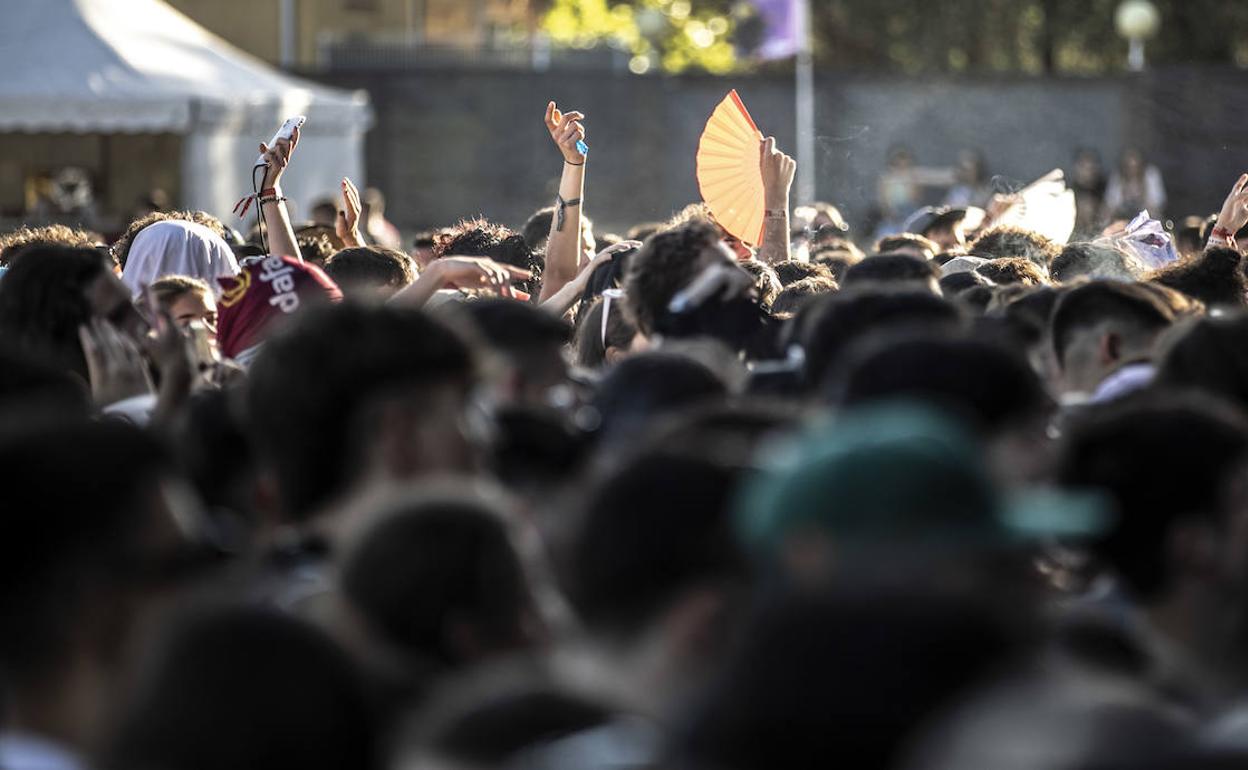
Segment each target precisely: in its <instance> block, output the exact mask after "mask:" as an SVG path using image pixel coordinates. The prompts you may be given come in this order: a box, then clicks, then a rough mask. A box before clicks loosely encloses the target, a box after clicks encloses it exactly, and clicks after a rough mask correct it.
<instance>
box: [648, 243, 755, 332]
mask: <svg viewBox="0 0 1248 770" xmlns="http://www.w3.org/2000/svg"><path fill="white" fill-rule="evenodd" d="M733 262H734V259H733V256H732V254H731V253H729V252H728V251H727V249H726V248H725V247H724V245H723V242H722V241H721V239H720V233H719V228H718V227H716V226H715V225H714V224H712V223H711V222H709V221H707V220H703V219H694V220H691V221H689V222H687V223H685V224H683V225H679V226H677V227H674V228H672V229H670V230H667V231H664V232H661V233H658V234H657V235H653V236H651V237H650V238H649V239H648V240H647V241H646V242H645V245H644V246H642V247H641V250H640V251H638V252H637V253H636V254H634V255H633V258H632V259H631V260H629V269H628V271H627V273H625V276H624V293H625V296H626V301H625V305H626V306H627V307H628V310H629V313H630V315H631V317H632V319H633V321H634V322H635V323H636V324H637V330H638V331H639V332H641V333H642V334H643V335H645V336H646V337H652V336H654V334H655V333H656V332H657V331H658V328H659V327H660V326H661V325H662V323H663V320H664V318H665V317H666V316H667V315H668V304H669V303H670V302H671V301H672V297H674V296H676V293H677V292H679V291H680V290H681V289H683V288H685V287H686V286H688V285H689V284H690V283H691V282H692V281H693V279H694V278H696V277H697V276H698V274H700V273H701V272H702V271H703V270H705V269H706V268H707V267H709V266H711V265H714V264H724V265H730V264H733Z"/></svg>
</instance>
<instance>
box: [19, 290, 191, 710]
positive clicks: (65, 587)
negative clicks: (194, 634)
mask: <svg viewBox="0 0 1248 770" xmlns="http://www.w3.org/2000/svg"><path fill="white" fill-rule="evenodd" d="M5 280H8V279H7V278H6V279H5ZM0 468H3V471H4V477H5V482H4V483H2V484H0V510H2V511H4V522H5V528H6V531H7V535H6V536H5V537H4V538H3V539H2V540H3V552H2V553H0V622H2V623H3V625H4V627H5V628H8V629H17V628H20V629H21V633H20V634H19V633H8V634H3V635H0V670H2V671H3V674H4V676H5V678H6V680H8V681H10V682H12V681H16V682H19V683H21V684H23V685H24V684H27V683H31V684H34V685H36V686H37V685H39V683H41V682H43V683H45V684H46V680H47V679H48V678H49V677H54V676H57V675H58V674H57V672H58V671H59V670H60V669H61V667H62V665H63V664H64V662H65V661H64V660H63V659H62V657H61V656H63V655H64V654H65V653H66V650H67V649H68V648H69V646H70V645H71V644H73V643H74V641H73V640H75V639H81V638H82V636H83V634H84V633H87V631H86V629H84V628H83V624H85V623H87V622H88V621H87V620H86V616H87V615H88V613H89V612H98V610H99V606H100V603H101V602H104V603H105V604H104V606H108V604H107V602H110V601H112V600H111V598H106V597H108V594H109V592H110V591H113V590H118V589H120V588H122V587H123V586H126V585H128V583H127V581H128V580H131V579H133V578H137V577H139V576H140V575H141V574H142V573H141V572H140V570H143V569H145V568H146V567H147V566H151V564H150V562H151V560H152V559H154V558H156V557H157V556H158V555H157V554H154V553H148V552H149V551H150V547H148V546H144V545H143V543H145V542H146V541H147V540H148V539H150V538H148V537H147V536H148V534H149V530H150V528H151V527H152V525H153V521H152V518H151V517H152V515H153V513H152V502H151V498H152V495H153V494H154V490H155V485H156V482H157V480H158V479H159V477H160V476H161V475H163V474H166V473H169V474H171V473H172V472H173V470H172V467H171V463H170V460H169V454H168V452H167V451H166V449H165V448H164V447H162V446H160V445H158V444H157V442H156V441H155V440H154V439H153V438H152V437H150V436H148V435H147V434H145V433H143V432H141V431H139V430H138V429H137V428H134V427H131V426H129V425H125V424H122V423H119V422H98V423H89V422H77V421H62V420H57V421H55V422H51V423H49V422H43V421H36V422H33V423H29V424H26V425H23V426H22V427H19V428H15V429H13V430H5V431H4V432H3V435H2V436H0ZM88 605H93V606H92V607H91V608H90V609H89V607H88Z"/></svg>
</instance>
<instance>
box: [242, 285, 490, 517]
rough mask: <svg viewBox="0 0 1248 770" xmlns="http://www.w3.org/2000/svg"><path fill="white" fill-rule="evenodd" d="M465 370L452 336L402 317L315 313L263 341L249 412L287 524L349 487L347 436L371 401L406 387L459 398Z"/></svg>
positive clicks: (396, 313)
mask: <svg viewBox="0 0 1248 770" xmlns="http://www.w3.org/2000/svg"><path fill="white" fill-rule="evenodd" d="M473 371H474V363H473V356H472V352H471V351H470V349H469V347H468V345H467V343H466V342H465V341H464V340H463V339H462V338H461V337H460V335H459V334H457V333H456V332H455V331H453V330H452V329H451V328H449V327H448V326H446V325H445V324H443V323H442V322H441V321H438V320H435V319H433V318H431V317H429V316H427V315H425V314H423V313H421V312H419V311H414V310H408V309H403V308H396V307H391V306H381V307H363V306H358V305H354V304H352V303H343V304H340V305H335V306H331V307H320V308H315V309H311V310H309V311H308V312H307V313H305V314H304V315H302V316H300V317H299V318H297V319H296V321H295V323H294V324H293V325H292V326H289V327H287V328H286V329H284V330H282V331H281V332H279V333H278V334H277V335H274V336H273V337H270V338H269V339H268V341H266V342H265V344H264V348H263V349H262V351H261V353H260V355H259V356H258V357H257V359H256V362H255V364H254V365H253V366H252V368H251V377H250V379H249V382H248V391H247V405H248V413H249V424H250V426H251V428H252V429H253V432H254V433H253V435H254V439H255V442H256V447H257V449H258V450H259V453H260V455H261V458H262V459H263V460H265V461H267V462H269V463H270V464H271V465H272V467H273V469H274V471H275V472H276V475H277V479H278V483H279V485H280V488H281V497H282V502H283V506H284V508H285V511H286V513H287V515H289V516H291V517H293V518H295V519H297V520H298V519H303V518H305V517H307V516H309V515H311V514H313V513H314V512H315V510H316V509H317V507H318V506H320V505H323V504H325V503H327V502H328V501H329V500H330V499H332V498H333V496H334V495H336V494H338V493H340V492H342V490H343V489H344V487H345V486H346V485H347V484H348V483H350V482H351V481H352V480H353V474H354V473H355V472H356V470H357V469H358V464H359V462H360V460H361V458H360V457H358V456H357V455H358V449H359V448H358V447H357V446H355V439H356V438H358V437H356V436H354V434H353V431H356V430H358V426H356V425H355V423H356V421H357V419H358V417H359V414H360V412H361V411H362V410H363V409H364V408H365V407H366V406H367V405H368V404H369V403H371V401H372V400H373V399H375V398H376V397H378V396H379V395H381V394H382V393H384V392H388V391H392V390H394V389H396V388H400V387H404V386H414V385H441V384H451V385H456V386H459V387H463V388H465V389H466V388H467V387H469V384H470V383H471V382H472V380H473V376H474V374H473Z"/></svg>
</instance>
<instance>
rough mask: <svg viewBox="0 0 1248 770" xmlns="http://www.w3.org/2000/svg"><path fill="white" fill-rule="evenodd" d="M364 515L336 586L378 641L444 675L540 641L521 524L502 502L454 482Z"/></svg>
mask: <svg viewBox="0 0 1248 770" xmlns="http://www.w3.org/2000/svg"><path fill="white" fill-rule="evenodd" d="M368 516H369V518H368V523H367V524H366V525H365V526H364V527H363V529H362V530H361V531H360V532H358V533H357V534H356V536H355V537H354V538H353V542H351V543H349V544H348V545H347V547H346V549H345V552H344V553H343V555H342V557H341V564H340V567H339V571H338V573H339V577H338V585H339V589H338V590H339V591H340V592H341V594H342V597H343V599H344V600H345V601H346V602H347V604H348V605H349V606H350V608H351V609H352V610H353V611H354V614H355V615H356V616H358V618H359V620H360V623H361V625H362V627H363V630H364V632H365V634H367V635H368V636H369V637H370V638H371V639H372V640H373V641H374V642H375V643H378V644H380V645H381V646H382V647H383V648H384V649H388V650H391V651H393V652H395V653H398V654H399V655H401V656H402V657H403V658H405V659H407V660H408V661H411V662H414V663H417V664H419V665H421V666H425V667H433V668H435V669H437V670H446V669H458V668H463V667H466V666H470V665H473V664H477V663H480V662H481V661H483V660H486V659H488V658H492V657H496V656H500V655H505V654H508V653H512V652H515V651H517V650H521V649H524V648H525V647H529V646H531V645H533V644H534V643H536V642H537V641H539V640H540V638H541V637H542V636H543V634H544V629H543V628H542V623H541V619H540V617H539V614H538V610H537V605H536V600H535V595H534V590H533V588H532V586H531V585H530V578H529V576H528V571H527V569H526V566H525V564H524V562H523V558H522V555H521V549H520V546H519V541H520V538H519V535H518V532H517V529H516V527H517V522H515V521H513V520H512V519H511V518H510V514H509V513H508V512H507V511H505V509H503V508H502V507H500V505H499V503H498V502H497V501H493V500H491V499H490V498H489V497H487V496H485V495H483V494H477V493H471V492H469V491H467V490H463V489H459V488H456V487H454V486H451V485H450V483H449V482H448V483H447V484H446V485H444V486H443V485H438V487H437V488H436V489H432V490H430V489H426V490H423V491H421V492H414V493H405V494H403V495H400V496H399V497H398V498H396V499H393V500H388V501H386V502H385V503H383V504H382V505H381V507H380V508H379V509H378V510H376V511H374V512H372V513H370V514H368Z"/></svg>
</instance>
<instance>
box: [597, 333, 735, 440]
mask: <svg viewBox="0 0 1248 770" xmlns="http://www.w3.org/2000/svg"><path fill="white" fill-rule="evenodd" d="M727 392H728V388H727V386H726V385H725V383H724V381H723V380H721V379H720V378H719V377H717V376H716V375H715V373H714V372H712V371H711V369H710V368H708V367H707V366H706V365H704V364H702V363H699V362H697V361H694V360H693V359H692V358H688V357H687V356H683V355H678V354H675V353H664V352H661V351H654V352H648V353H640V354H638V355H635V356H629V357H628V358H626V359H624V360H623V361H621V362H620V363H619V364H618V365H616V366H615V367H613V368H612V369H611V370H610V371H608V372H607V374H606V376H605V377H603V378H602V382H601V383H600V384H599V386H598V391H597V393H596V394H595V395H594V399H593V406H594V409H595V410H596V411H597V413H598V415H599V420H600V422H599V426H598V430H599V433H600V434H601V435H602V436H604V437H606V438H609V439H610V438H615V439H618V438H619V437H620V436H625V435H626V436H635V435H637V434H639V433H640V432H641V431H643V430H644V429H645V428H646V427H647V425H646V424H647V422H648V421H650V420H652V419H654V418H655V417H658V416H662V415H665V414H667V413H669V412H672V411H674V410H677V409H685V408H688V407H690V406H692V405H694V404H699V403H703V402H707V401H715V400H717V399H720V398H723V397H724V396H725V395H727Z"/></svg>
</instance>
